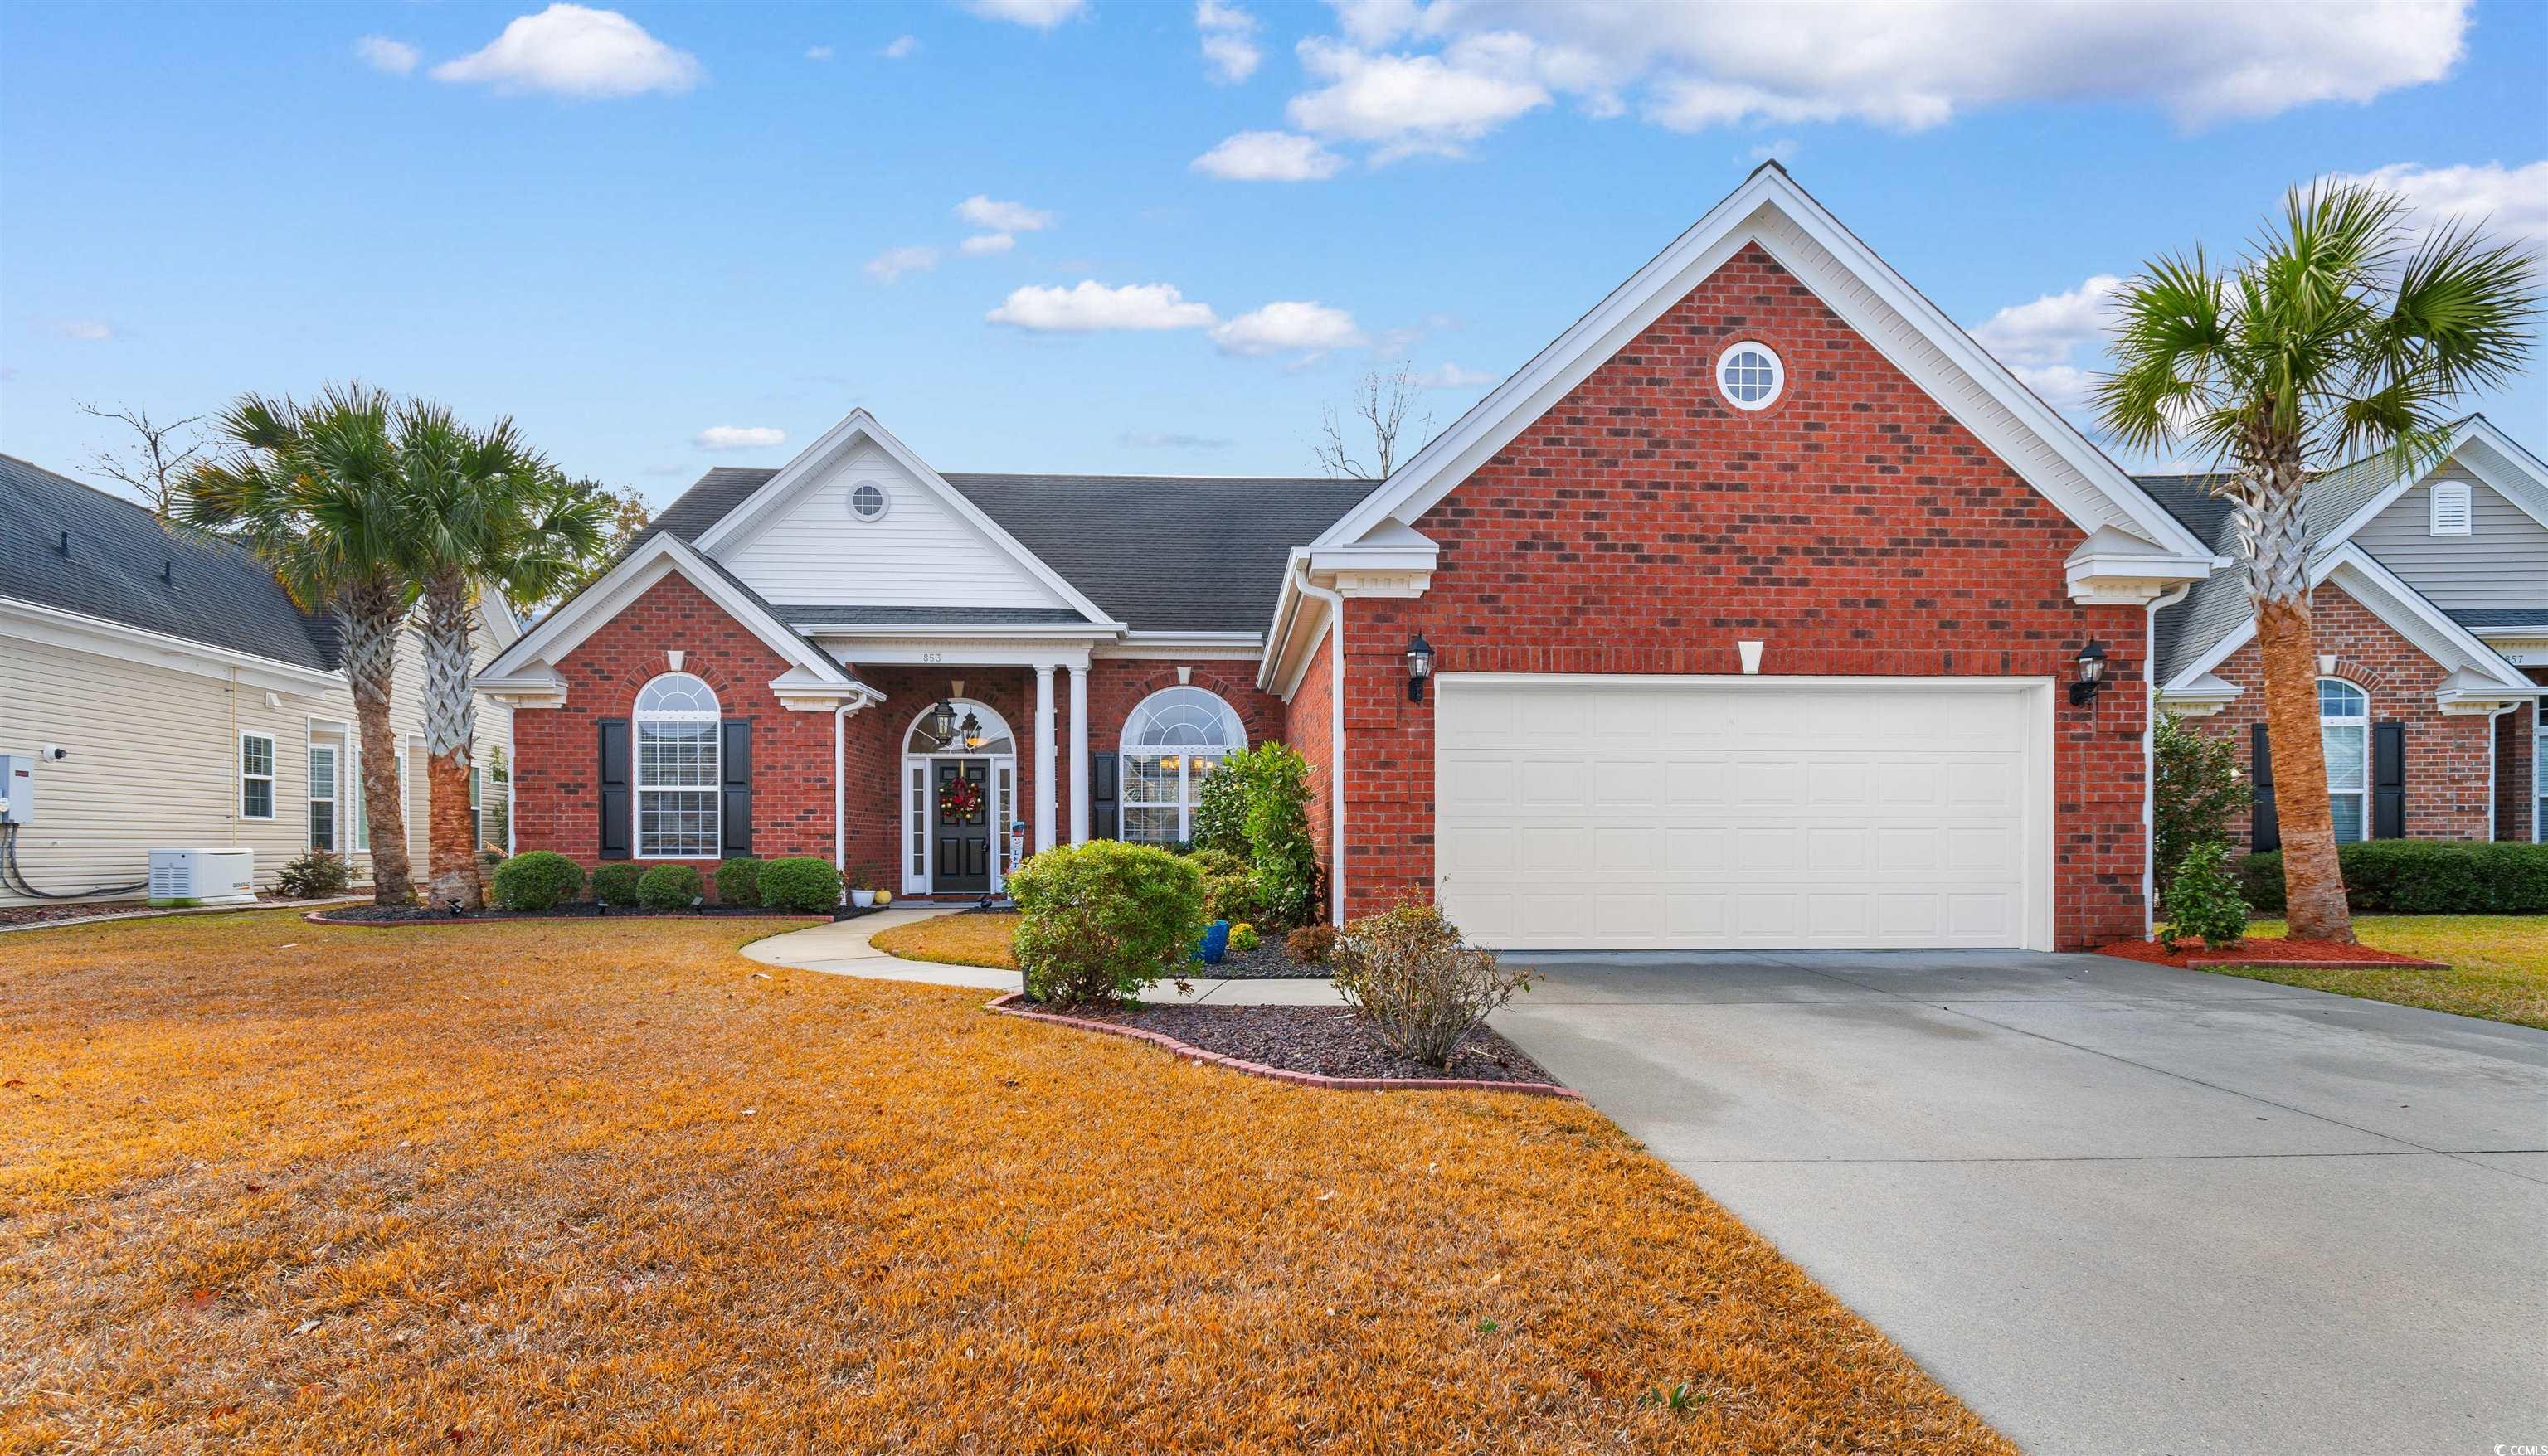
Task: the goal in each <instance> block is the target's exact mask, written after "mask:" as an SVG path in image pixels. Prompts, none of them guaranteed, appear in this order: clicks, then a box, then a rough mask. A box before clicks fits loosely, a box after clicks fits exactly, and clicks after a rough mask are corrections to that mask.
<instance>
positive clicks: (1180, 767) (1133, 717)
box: [1115, 683, 1247, 844]
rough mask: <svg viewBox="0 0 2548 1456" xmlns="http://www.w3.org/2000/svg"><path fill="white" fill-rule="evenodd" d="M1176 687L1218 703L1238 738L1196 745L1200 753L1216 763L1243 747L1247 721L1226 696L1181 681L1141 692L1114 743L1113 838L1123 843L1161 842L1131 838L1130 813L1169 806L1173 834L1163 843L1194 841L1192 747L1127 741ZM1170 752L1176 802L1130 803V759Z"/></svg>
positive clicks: (1197, 781) (1198, 797) (1196, 802)
mask: <svg viewBox="0 0 2548 1456" xmlns="http://www.w3.org/2000/svg"><path fill="white" fill-rule="evenodd" d="M1180 688H1182V689H1183V690H1185V691H1188V692H1200V693H1202V694H1203V695H1204V696H1206V697H1209V698H1211V699H1212V700H1213V701H1214V702H1217V703H1219V704H1221V707H1222V711H1223V712H1225V713H1227V714H1228V715H1229V722H1230V724H1231V726H1232V727H1234V728H1236V729H1237V732H1238V741H1237V742H1236V743H1233V744H1229V745H1226V746H1223V747H1220V748H1217V749H1216V748H1214V747H1212V746H1210V745H1201V746H1198V747H1200V749H1201V751H1202V752H1204V753H1205V754H1207V755H1209V756H1210V757H1211V758H1212V759H1213V760H1214V761H1215V762H1219V761H1220V760H1222V759H1225V758H1228V757H1229V756H1230V755H1231V754H1234V753H1238V752H1240V751H1242V750H1244V749H1245V748H1246V747H1247V720H1246V719H1244V718H1242V717H1240V716H1238V708H1237V706H1236V705H1235V704H1233V703H1231V702H1230V700H1229V698H1226V697H1224V696H1222V695H1221V694H1220V693H1218V692H1215V691H1213V690H1212V689H1211V688H1209V687H1198V686H1196V685H1195V684H1193V683H1178V684H1177V685H1176V686H1174V687H1162V688H1160V689H1158V690H1157V691H1156V692H1151V693H1147V694H1145V695H1144V696H1143V697H1142V698H1141V700H1140V701H1139V702H1137V703H1135V704H1134V705H1133V711H1132V712H1130V713H1127V714H1126V715H1125V716H1124V732H1123V734H1122V736H1121V737H1119V738H1118V739H1117V741H1116V745H1115V837H1116V838H1118V839H1120V840H1122V841H1123V842H1124V843H1126V844H1159V843H1162V841H1158V840H1139V839H1135V838H1133V836H1132V834H1131V833H1130V832H1129V826H1130V824H1131V812H1132V811H1133V810H1135V809H1165V808H1169V807H1174V808H1175V809H1176V811H1177V833H1176V837H1175V838H1174V839H1171V840H1167V841H1164V843H1168V844H1191V843H1193V842H1194V816H1195V811H1196V810H1197V809H1199V808H1201V807H1203V787H1202V786H1203V780H1202V779H1201V778H1199V777H1197V776H1196V775H1195V772H1194V756H1195V752H1196V748H1175V747H1167V746H1160V747H1153V748H1146V749H1144V748H1139V747H1137V746H1136V745H1135V744H1134V743H1133V742H1132V741H1131V740H1132V736H1133V727H1134V725H1135V724H1137V723H1138V722H1140V721H1141V718H1142V714H1143V712H1144V711H1145V710H1146V709H1147V708H1148V707H1149V706H1150V704H1151V703H1152V702H1154V701H1156V700H1158V699H1159V698H1161V697H1164V696H1166V695H1167V694H1169V693H1171V692H1175V691H1178V690H1179V689H1180ZM1171 753H1173V754H1175V755H1176V756H1177V801H1176V803H1175V804H1174V805H1173V806H1171V805H1168V804H1162V803H1142V804H1137V803H1135V802H1133V800H1132V799H1131V797H1130V796H1129V795H1128V793H1127V785H1129V784H1130V783H1131V782H1132V781H1133V760H1134V759H1136V758H1144V759H1159V758H1165V757H1167V756H1168V755H1169V754H1171Z"/></svg>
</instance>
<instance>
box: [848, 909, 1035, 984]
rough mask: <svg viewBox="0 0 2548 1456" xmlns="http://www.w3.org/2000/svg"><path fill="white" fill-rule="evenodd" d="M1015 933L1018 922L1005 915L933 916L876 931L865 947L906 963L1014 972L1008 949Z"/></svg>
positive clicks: (1011, 951)
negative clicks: (933, 962)
mask: <svg viewBox="0 0 2548 1456" xmlns="http://www.w3.org/2000/svg"><path fill="white" fill-rule="evenodd" d="M1017 933H1018V918H1017V916H1015V915H1013V914H1009V913H1006V912H1000V913H993V914H974V913H971V912H967V913H965V914H962V915H933V916H931V917H930V918H928V919H927V920H915V921H913V922H911V923H910V924H908V925H897V926H895V927H893V928H892V929H891V930H880V931H877V932H876V933H875V934H874V935H873V936H870V937H868V940H867V944H869V945H871V946H873V947H875V948H876V949H877V950H879V951H882V952H884V953H885V954H886V955H888V956H903V957H904V958H906V959H910V960H936V961H940V962H942V963H944V964H948V965H987V966H990V967H992V968H993V969H996V970H1015V969H1017V968H1018V957H1017V954H1016V952H1015V950H1014V949H1013V948H1012V946H1011V944H1010V943H1011V941H1012V940H1014V939H1015V938H1016V936H1017Z"/></svg>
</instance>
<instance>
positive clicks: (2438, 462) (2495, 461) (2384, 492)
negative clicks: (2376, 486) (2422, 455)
mask: <svg viewBox="0 0 2548 1456" xmlns="http://www.w3.org/2000/svg"><path fill="white" fill-rule="evenodd" d="M2472 447H2474V448H2472ZM2453 460H2457V461H2458V462H2459V463H2460V464H2461V465H2462V466H2463V467H2465V468H2466V469H2467V470H2468V473H2469V474H2471V475H2473V476H2476V477H2477V478H2478V479H2479V480H2480V481H2482V482H2484V483H2485V484H2486V485H2487V487H2488V488H2489V489H2491V490H2493V491H2494V492H2495V493H2496V494H2497V495H2499V496H2501V497H2503V499H2504V500H2509V501H2511V502H2512V504H2513V507H2514V508H2515V509H2517V510H2519V511H2520V512H2521V513H2522V514H2524V515H2527V516H2529V517H2530V518H2531V519H2532V520H2535V521H2537V522H2539V524H2540V525H2541V526H2543V527H2548V466H2543V465H2541V464H2540V463H2539V461H2538V459H2537V458H2536V457H2534V456H2532V455H2531V453H2530V452H2529V451H2527V450H2524V449H2522V448H2521V446H2519V445H2518V444H2516V443H2514V442H2513V439H2512V437H2511V436H2510V435H2507V434H2505V433H2504V432H2503V431H2502V430H2500V429H2497V428H2496V427H2495V424H2494V422H2493V421H2492V420H2490V419H2488V418H2487V417H2486V416H2485V415H2483V414H2472V415H2470V416H2469V417H2468V418H2466V419H2463V420H2461V421H2460V422H2459V427H2458V428H2457V429H2455V430H2454V431H2452V433H2451V440H2450V444H2449V446H2448V447H2447V448H2445V449H2444V450H2443V451H2442V452H2441V453H2440V454H2438V455H2436V456H2434V457H2433V461H2432V463H2431V464H2430V465H2427V466H2425V467H2424V468H2423V470H2422V471H2420V472H2417V473H2415V474H2412V475H2401V476H2399V477H2398V479H2396V480H2394V481H2391V482H2390V483H2389V484H2388V485H2386V486H2384V487H2382V488H2381V490H2380V493H2379V494H2378V495H2376V496H2373V497H2372V498H2371V499H2370V500H2365V501H2363V502H2362V505H2361V508H2359V509H2357V510H2355V511H2354V512H2353V514H2351V515H2348V516H2346V517H2345V518H2344V521H2343V523H2342V524H2341V525H2338V526H2337V527H2336V528H2335V529H2334V530H2331V531H2329V532H2327V533H2326V534H2325V535H2324V536H2322V537H2320V538H2319V541H2318V544H2317V545H2316V546H2315V547H2314V548H2313V549H2314V550H2317V551H2320V552H2326V551H2333V550H2334V549H2336V548H2337V547H2339V546H2342V545H2344V544H2345V543H2347V542H2349V541H2351V540H2352V539H2353V536H2354V533H2355V532H2357V531H2359V530H2361V529H2362V528H2363V527H2364V526H2367V525H2369V524H2371V523H2372V522H2373V521H2375V520H2377V519H2379V518H2380V514H2381V512H2382V511H2385V510H2387V509H2388V508H2389V507H2390V506H2392V505H2395V504H2397V503H2398V498H2399V497H2401V496H2404V495H2406V494H2407V493H2408V492H2409V491H2412V490H2413V489H2415V488H2416V487H2417V486H2420V485H2422V484H2423V483H2424V482H2426V481H2428V480H2431V479H2432V478H2433V476H2434V475H2435V474H2436V473H2438V472H2439V471H2440V470H2441V468H2442V467H2443V466H2445V465H2448V464H2450V463H2451V462H2452V461H2453Z"/></svg>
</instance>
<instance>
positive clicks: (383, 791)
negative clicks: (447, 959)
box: [336, 585, 415, 905]
mask: <svg viewBox="0 0 2548 1456" xmlns="http://www.w3.org/2000/svg"><path fill="white" fill-rule="evenodd" d="M399 615H400V614H399V609H398V594H397V592H393V591H390V590H388V589H386V588H383V587H380V586H377V585H374V586H370V587H364V588H359V589H356V590H355V591H353V592H348V593H346V599H345V600H343V601H342V602H340V603H339V604H338V605H337V608H336V624H337V629H338V632H339V635H340V636H341V638H342V639H343V640H342V643H341V646H342V648H343V656H344V664H345V682H346V683H347V685H348V686H350V687H351V688H352V689H353V694H354V731H355V734H356V737H357V739H358V741H359V742H360V743H361V745H362V755H361V757H362V770H363V785H362V787H363V824H364V833H365V834H367V835H368V836H370V841H371V856H372V902H373V903H374V904H376V905H411V904H413V903H415V882H414V879H413V871H412V870H411V869H410V868H409V865H408V857H407V806H406V805H405V804H403V803H401V802H400V801H399V773H398V760H399V741H398V735H397V733H396V732H395V731H393V730H392V729H391V727H390V689H391V686H392V684H393V683H395V682H396V681H397V675H398V639H399V632H400V630H401V627H402V623H401V622H400V619H399Z"/></svg>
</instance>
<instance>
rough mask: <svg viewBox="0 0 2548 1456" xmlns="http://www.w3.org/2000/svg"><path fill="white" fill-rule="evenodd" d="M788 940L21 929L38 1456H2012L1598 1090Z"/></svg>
mask: <svg viewBox="0 0 2548 1456" xmlns="http://www.w3.org/2000/svg"><path fill="white" fill-rule="evenodd" d="M767 928H768V927H766V926H765V927H761V928H759V929H767ZM756 933H758V931H757V930H756V929H755V928H753V927H751V926H750V925H749V923H743V924H738V923H737V922H733V921H711V922H703V923H691V922H665V921H627V922H608V921H605V922H601V923H592V922H573V923H534V924H495V925H474V926H454V927H449V928H434V929H428V930H353V929H321V928H318V927H315V926H311V925H308V924H305V923H303V922H302V921H300V920H299V919H298V918H297V917H293V916H290V915H271V914H269V915H261V916H237V917H230V916H222V917H204V918H195V919H181V920H174V921H158V922H142V923H137V924H130V925H117V926H106V927H100V928H94V929H80V930H69V931H47V932H39V933H35V934H30V935H21V936H11V937H7V938H5V939H0V1083H5V1085H0V1449H6V1450H33V1449H43V1450H63V1451H93V1450H118V1451H153V1452H155V1451H186V1450H203V1449H224V1450H261V1449H275V1448H293V1449H304V1450H310V1449H328V1450H346V1451H351V1450H365V1451H369V1450H387V1449H404V1450H433V1451H443V1452H449V1451H464V1452H465V1451H507V1452H509V1451H521V1450H552V1451H567V1450H585V1449H596V1448H609V1449H616V1450H636V1451H653V1450H672V1449H683V1450H696V1449H713V1450H774V1451H879V1450H926V1451H938V1450H958V1451H983V1452H1009V1451H1064V1450H1087V1451H1165V1450H1197V1449H1226V1450H1238V1451H1292V1450H1312V1451H1320V1450H1324V1451H1365V1450H1399V1451H1421V1452H1432V1451H1505V1450H1595V1449H1597V1450H1605V1451H1612V1450H1616V1451H1625V1450H1645V1449H1656V1448H1676V1449H1689V1450H1710V1451H1747V1452H1771V1451H1830V1452H1848V1451H1902V1452H1913V1451H1916V1452H1980V1451H1993V1452H2005V1451H2008V1450H2010V1449H2011V1448H2010V1447H2009V1446H2008V1445H2007V1444H2006V1443H2005V1442H2004V1441H2002V1440H2001V1439H2000V1438H1999V1437H1997V1436H1996V1435H1995V1434H1993V1433H1992V1432H1990V1431H1989V1430H1988V1429H1986V1428H1985V1427H1984V1426H1983V1425H1982V1424H1981V1423H1980V1422H1979V1421H1978V1420H1977V1419H1976V1418H1975V1417H1974V1416H1973V1415H1972V1414H1970V1413H1969V1412H1968V1411H1966V1410H1964V1409H1963V1408H1962V1407H1960V1406H1959V1405H1957V1404H1956V1402H1955V1401H1954V1400H1953V1399H1951V1398H1949V1397H1948V1396H1947V1395H1945V1394H1944V1393H1943V1392H1941V1391H1940V1390H1939V1389H1938V1388H1937V1387H1936V1386H1935V1385H1933V1384H1932V1383H1930V1382H1929V1381H1928V1380H1927V1379H1926V1378H1925V1377H1924V1376H1922V1375H1921V1373H1920V1372H1919V1371H1918V1370H1917V1369H1916V1368H1914V1367H1913V1366H1912V1365H1911V1364H1910V1362H1909V1361H1907V1360H1906V1359H1905V1358H1904V1357H1903V1356H1902V1355H1901V1353H1900V1352H1898V1351H1897V1350H1895V1349H1894V1348H1893V1347H1892V1346H1891V1345H1890V1344H1889V1343H1887V1342H1886V1341H1885V1340H1884V1339H1883V1338H1882V1337H1881V1336H1879V1335H1877V1334H1876V1333H1875V1332H1874V1331H1873V1330H1872V1329H1870V1328H1869V1327H1868V1326H1867V1325H1866V1324H1865V1323H1864V1322H1862V1321H1861V1320H1859V1319H1857V1318H1856V1317H1854V1316H1852V1315H1851V1314H1850V1313H1849V1312H1848V1311H1846V1310H1844V1309H1842V1308H1841V1307H1839V1306H1838V1305H1836V1304H1835V1303H1834V1302H1833V1301H1832V1300H1831V1299H1830V1298H1829V1297H1828V1296H1827V1295H1825V1294H1824V1293H1822V1291H1820V1290H1819V1289H1818V1288H1816V1287H1815V1286H1814V1285H1813V1284H1812V1283H1810V1282H1809V1281H1808V1280H1806V1279H1805V1277H1804V1276H1803V1275H1802V1274H1800V1273H1798V1272H1797V1271H1796V1270H1795V1269H1794V1268H1792V1267H1791V1266H1789V1265H1788V1264H1786V1263H1785V1262H1784V1261H1783V1260H1781V1259H1780V1258H1779V1257H1778V1256H1777V1254H1776V1253H1775V1252H1774V1251H1773V1250H1772V1249H1771V1248H1769V1247H1768V1246H1767V1245H1765V1244H1764V1243H1762V1242H1761V1241H1760V1240H1759V1239H1757V1238H1755V1237H1753V1236H1752V1235H1751V1234H1749V1233H1748V1232H1746V1231H1745V1230H1744V1229H1742V1228H1741V1227H1740V1226H1739V1225H1737V1224H1736V1223H1735V1222H1734V1221H1733V1220H1732V1219H1731V1218H1729V1217H1727V1216H1726V1215H1725V1214H1723V1213H1722V1212H1720V1211H1719V1210H1718V1209H1716V1208H1715V1207H1714V1206H1713V1205H1712V1204H1710V1203H1709V1202H1708V1201H1707V1200H1706V1199H1705V1198H1703V1197H1702V1196H1700V1195H1699V1194H1698V1193H1697V1192H1696V1191H1695V1190H1693V1189H1692V1188H1691V1187H1689V1186H1688V1185H1687V1184H1686V1183H1684V1182H1683V1181H1682V1180H1681V1179H1679V1178H1678V1177H1677V1176H1675V1175H1674V1174H1672V1173H1671V1172H1670V1171H1668V1170H1667V1169H1665V1168H1664V1167H1662V1166H1661V1165H1660V1164H1658V1163H1656V1162H1655V1161H1653V1160H1652V1159H1650V1158H1648V1157H1647V1156H1645V1155H1644V1154H1643V1153H1641V1152H1640V1151H1639V1150H1638V1149H1637V1148H1636V1147H1635V1145H1633V1144H1632V1143H1631V1142H1629V1141H1628V1140H1627V1139H1626V1138H1623V1137H1622V1136H1621V1135H1620V1134H1619V1133H1618V1132H1616V1131H1615V1130H1614V1129H1613V1128H1612V1127H1611V1126H1610V1125H1609V1124H1608V1123H1606V1122H1604V1121H1603V1120H1602V1119H1601V1118H1600V1117H1599V1116H1597V1115H1596V1114H1594V1113H1592V1112H1591V1111H1589V1110H1587V1109H1583V1108H1580V1107H1571V1106H1565V1105H1561V1104H1556V1103H1552V1102H1547V1101H1543V1100H1539V1099H1525V1098H1513V1097H1497V1096H1493V1095H1482V1094H1391V1095H1370V1094H1362V1095H1349V1094H1336V1093H1320V1092H1312V1091H1306V1090H1302V1089H1296V1088H1290V1087H1283V1086H1278V1085H1275V1084H1272V1083H1268V1082H1263V1081H1258V1080H1255V1079H1252V1078H1245V1077H1238V1076H1232V1075H1229V1074H1227V1073H1223V1072H1218V1071H1213V1070H1209V1069H1205V1068H1198V1067H1192V1066H1188V1065H1186V1064H1183V1063H1180V1062H1177V1061H1175V1060H1173V1059H1171V1058H1169V1057H1167V1056H1165V1055H1162V1054H1160V1053H1159V1052H1157V1051H1155V1050H1152V1049H1150V1048H1146V1047H1138V1046H1134V1045H1131V1044H1127V1043H1124V1042H1121V1041H1118V1040H1116V1039H1112V1038H1104V1037H1091V1036H1084V1035H1078V1034H1074V1033H1070V1032H1068V1031H1065V1030H1061V1029H1056V1028H1052V1027H1044V1026H1037V1025H1033V1024H1031V1023H1026V1022H1021V1021H1018V1020H1015V1019H1012V1018H1007V1017H999V1016H992V1015H987V1014H985V1013H983V1012H982V1011H981V1010H980V1009H979V1002H980V1000H981V995H980V993H978V992H963V991H956V990H940V989H933V988H925V987H914V986H906V985H891V984H880V983H873V982H864V981H858V980H851V979H845V978H837V977H828V976H822V975H817V974H813V973H810V972H790V971H773V970H768V969H765V968H764V967H761V966H758V965H755V964H754V963H752V962H750V961H748V960H745V959H743V958H742V957H740V956H736V955H735V954H734V953H733V948H734V947H735V946H736V945H737V944H739V943H740V942H742V941H744V940H746V939H749V938H750V937H751V936H752V935H754V934H756ZM1683 1381H1686V1382H1689V1383H1690V1385H1691V1387H1692V1389H1693V1390H1694V1391H1696V1392H1702V1393H1705V1394H1706V1396H1707V1399H1706V1400H1705V1401H1704V1403H1703V1404H1700V1405H1699V1406H1698V1407H1697V1408H1696V1409H1695V1410H1691V1411H1689V1412H1687V1413H1682V1414H1674V1413H1670V1412H1668V1411H1665V1410H1661V1409H1658V1408H1656V1407H1654V1406H1651V1405H1641V1404H1640V1401H1639V1395H1640V1393H1641V1392H1643V1391H1645V1390H1647V1389H1649V1388H1651V1387H1655V1386H1659V1385H1661V1386H1670V1385H1673V1384H1676V1383H1679V1382H1683Z"/></svg>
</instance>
